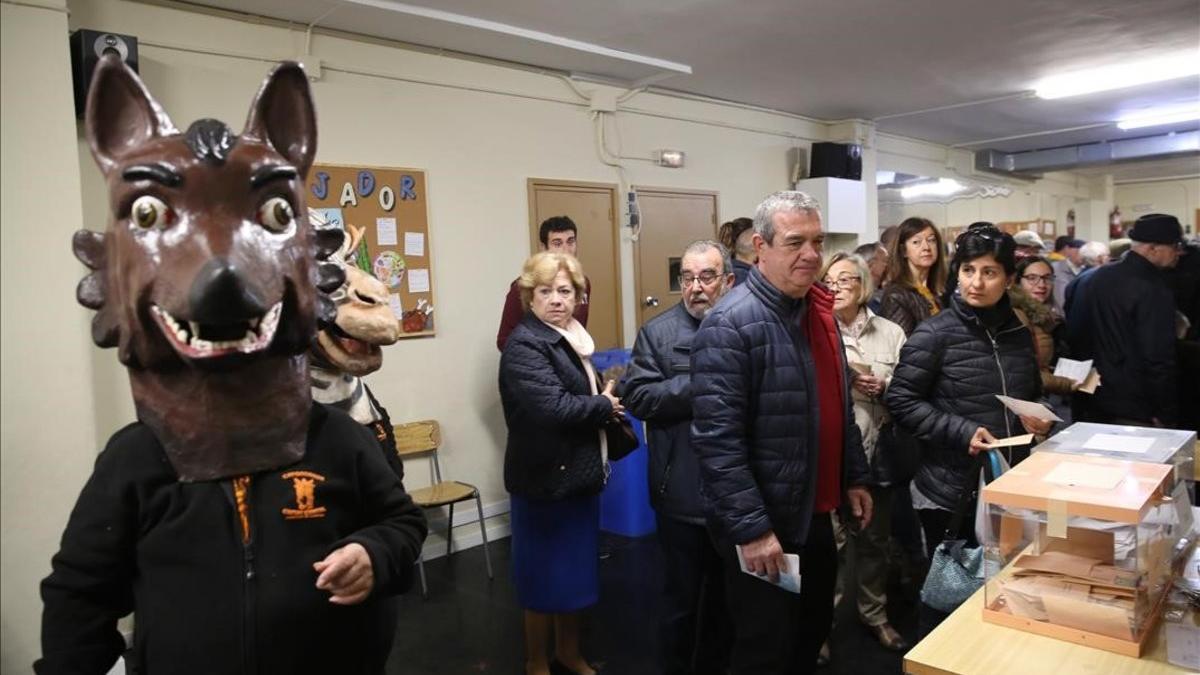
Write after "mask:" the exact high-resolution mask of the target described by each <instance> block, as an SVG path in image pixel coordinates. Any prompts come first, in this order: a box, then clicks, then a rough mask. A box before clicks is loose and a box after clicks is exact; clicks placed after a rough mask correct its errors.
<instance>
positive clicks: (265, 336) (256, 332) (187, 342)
mask: <svg viewBox="0 0 1200 675" xmlns="http://www.w3.org/2000/svg"><path fill="white" fill-rule="evenodd" d="M151 310H152V311H153V312H154V314H155V315H156V316H158V317H159V318H160V319H161V320H162V322H163V324H164V325H165V326H166V327H167V329H168V330H170V331H171V332H172V333H173V334H174V337H175V338H176V341H177V342H178V343H179V344H181V345H183V346H185V347H187V351H189V352H193V353H194V354H195V355H197V356H211V355H213V354H214V352H230V351H237V352H242V353H244V354H249V353H252V352H256V351H259V350H261V349H263V348H264V347H266V346H267V345H268V344H270V342H271V339H272V338H273V337H275V330H276V329H277V328H278V327H279V316H280V314H281V313H282V311H283V303H282V302H277V303H275V304H274V305H272V306H271V308H270V309H269V310H267V311H266V313H265V314H263V315H262V316H261V317H257V318H254V319H250V320H249V321H248V322H247V323H248V324H249V328H248V329H247V330H246V334H245V335H244V336H242V337H241V338H240V339H237V340H204V339H201V338H200V337H199V335H200V324H199V323H197V322H195V321H188V322H186V323H184V322H180V321H178V320H177V319H176V318H175V317H173V316H171V314H170V312H168V311H166V310H164V309H162V308H161V307H158V306H156V305H155V306H151Z"/></svg>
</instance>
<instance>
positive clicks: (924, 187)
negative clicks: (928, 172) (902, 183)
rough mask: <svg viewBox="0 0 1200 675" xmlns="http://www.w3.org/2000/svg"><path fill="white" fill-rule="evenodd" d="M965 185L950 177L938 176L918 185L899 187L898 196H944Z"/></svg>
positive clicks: (911, 197)
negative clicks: (935, 179)
mask: <svg viewBox="0 0 1200 675" xmlns="http://www.w3.org/2000/svg"><path fill="white" fill-rule="evenodd" d="M965 187H966V186H964V185H963V184H962V183H960V182H958V181H956V180H953V179H950V178H939V179H938V180H937V182H933V183H921V184H919V185H910V186H908V187H905V188H900V196H901V197H903V198H905V199H915V198H917V197H929V196H936V197H945V196H947V195H952V194H954V193H955V192H958V191H960V190H963V189H964V188H965Z"/></svg>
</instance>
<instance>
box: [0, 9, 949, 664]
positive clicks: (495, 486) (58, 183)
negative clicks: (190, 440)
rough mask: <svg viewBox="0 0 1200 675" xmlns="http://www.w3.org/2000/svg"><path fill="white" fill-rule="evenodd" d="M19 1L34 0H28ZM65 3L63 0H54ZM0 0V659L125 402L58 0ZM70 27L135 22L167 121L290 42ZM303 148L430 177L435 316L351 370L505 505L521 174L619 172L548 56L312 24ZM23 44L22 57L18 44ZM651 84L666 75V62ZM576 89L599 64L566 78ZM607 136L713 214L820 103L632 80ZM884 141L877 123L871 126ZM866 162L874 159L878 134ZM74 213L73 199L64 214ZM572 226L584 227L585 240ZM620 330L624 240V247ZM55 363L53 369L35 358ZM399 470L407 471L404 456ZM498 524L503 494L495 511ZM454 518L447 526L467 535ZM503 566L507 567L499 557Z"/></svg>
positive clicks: (18, 648)
mask: <svg viewBox="0 0 1200 675" xmlns="http://www.w3.org/2000/svg"><path fill="white" fill-rule="evenodd" d="M35 1H36V0H35ZM56 1H57V6H58V7H59V9H60V10H61V8H62V0H56ZM0 2H3V4H2V5H0V6H2V9H3V19H4V20H3V31H4V32H3V36H4V39H3V57H4V58H3V93H4V96H3V99H4V107H3V146H2V147H3V176H4V180H3V211H2V214H3V215H2V220H0V232H2V234H3V245H2V252H3V267H2V270H3V286H2V292H3V299H2V304H3V308H4V315H3V322H2V326H3V333H2V336H3V337H2V340H0V346H2V347H3V375H4V379H3V436H2V439H3V446H2V457H3V474H2V475H3V491H2V493H3V583H2V584H0V587H2V588H3V634H2V635H0V638H2V642H3V664H2V665H3V670H4V671H5V672H8V671H9V670H10V669H12V670H13V671H14V672H20V671H22V670H23V669H24V668H25V666H26V665H27V664H28V663H29V662H30V661H32V659H33V658H34V657H35V656H36V653H37V647H36V635H37V624H38V620H39V614H40V605H39V603H38V600H37V597H36V582H37V580H38V579H39V578H40V577H41V576H43V575H44V574H45V572H46V570H47V569H48V562H49V557H50V555H51V553H52V551H53V549H54V547H55V545H56V543H57V539H58V537H59V535H60V533H61V531H62V527H63V524H64V522H65V518H66V515H67V512H68V510H69V508H70V506H71V504H72V503H73V501H74V499H75V496H76V495H77V493H78V490H79V488H80V486H81V484H82V481H83V480H84V479H85V477H86V474H87V472H88V470H89V469H90V465H91V462H92V459H93V457H94V454H95V452H96V448H97V447H99V446H100V445H102V444H103V442H104V441H105V440H106V439H107V438H108V436H109V435H110V434H111V433H112V432H113V431H115V430H116V429H117V428H119V427H120V426H122V425H123V424H125V423H127V422H129V421H131V420H132V419H133V407H132V404H131V401H130V397H129V391H128V385H127V383H126V378H125V373H124V371H123V370H122V369H121V367H120V366H119V365H118V364H117V362H116V358H115V354H114V353H113V352H112V351H100V350H98V349H96V348H94V347H93V346H92V345H91V341H90V338H89V336H88V331H87V321H88V319H89V317H88V313H87V312H85V311H84V310H83V309H82V308H79V307H78V306H77V305H75V303H74V300H73V297H74V285H75V283H76V282H77V281H78V279H79V278H80V277H81V276H82V273H83V269H82V266H81V265H79V264H78V263H77V262H75V261H74V260H73V258H72V257H71V255H70V251H69V245H68V242H69V237H70V234H71V232H72V231H74V230H76V229H77V228H79V227H80V226H81V223H83V222H86V224H87V226H88V227H91V228H95V229H100V228H102V227H103V220H104V217H103V215H102V214H103V212H104V209H105V202H106V200H105V194H104V189H103V186H102V184H101V182H100V178H99V174H98V172H97V171H96V169H95V167H94V165H93V164H92V161H91V158H90V157H89V156H88V153H87V152H86V149H85V147H84V146H83V144H82V142H81V141H80V140H79V138H78V132H77V128H76V124H75V122H74V120H73V118H72V112H71V101H70V96H71V93H70V91H71V90H70V75H69V72H68V61H67V50H66V48H65V43H66V33H67V29H68V19H67V17H66V15H65V14H64V13H62V12H61V11H53V10H47V9H37V8H30V7H27V6H25V5H26V4H28V2H23V3H22V4H21V5H17V4H11V3H9V2H4V0H0ZM67 5H68V6H69V9H70V19H69V27H70V28H72V29H73V28H78V27H87V28H93V29H99V30H112V31H116V32H121V33H126V34H132V35H136V36H138V37H139V38H141V45H140V46H141V70H142V74H143V76H144V78H145V80H146V82H147V84H148V85H149V87H150V89H151V90H152V91H153V92H154V93H155V94H156V95H157V97H158V98H159V99H160V100H161V101H162V103H163V104H164V105H165V107H166V109H167V110H168V112H169V113H170V114H171V115H172V116H173V118H174V120H175V121H176V123H177V124H179V125H181V126H182V125H185V124H187V123H189V122H190V121H191V120H193V119H196V118H198V117H202V116H207V117H216V118H218V119H223V120H225V121H226V122H228V123H230V124H231V125H232V126H234V127H235V128H237V127H240V125H241V122H242V120H244V119H245V114H246V108H247V106H248V104H249V101H250V97H251V95H252V94H253V92H254V91H255V89H256V88H257V86H258V83H259V82H260V80H261V78H262V77H263V75H264V74H265V73H266V71H267V70H268V68H269V67H270V65H271V63H273V62H275V61H277V60H279V59H283V58H293V57H296V56H299V55H300V53H301V52H302V50H303V46H304V35H303V33H302V32H301V31H300V30H288V29H286V28H285V27H282V26H278V25H273V24H271V23H270V22H265V23H264V22H259V23H252V22H246V21H240V20H237V19H235V18H229V17H226V16H221V15H215V14H201V13H193V12H190V11H189V12H185V11H182V10H179V9H175V8H172V6H168V5H167V4H166V3H160V4H135V3H130V2H121V1H117V0H87V1H85V0H78V1H71V2H68V3H67ZM312 52H313V55H314V56H315V57H317V58H319V59H321V61H322V63H323V65H324V77H323V78H322V79H321V81H319V82H316V83H315V84H314V91H315V95H316V99H317V107H318V119H319V123H320V143H319V148H318V160H319V161H325V162H338V163H355V164H378V165H385V166H388V165H390V166H411V167H418V168H422V169H424V170H426V171H427V172H428V177H429V191H430V194H429V204H430V207H429V208H430V211H429V218H430V236H431V253H432V256H433V265H434V282H435V284H436V288H437V308H436V312H437V317H438V321H437V324H438V335H437V337H435V338H431V339H422V340H407V341H403V342H401V343H399V344H397V345H395V346H393V347H390V348H388V349H387V350H386V358H385V365H384V368H383V370H381V371H380V372H379V373H376V374H374V375H372V376H371V377H370V378H369V383H370V384H371V386H372V388H373V389H374V390H375V392H376V393H377V395H378V396H379V398H380V399H381V401H382V402H383V403H384V405H386V406H387V407H388V409H389V411H390V412H391V415H392V417H393V419H394V420H397V421H403V420H409V419H420V418H426V417H432V418H436V419H439V420H441V422H442V424H443V432H444V437H445V454H444V461H443V469H444V472H445V473H446V475H448V476H450V477H454V478H458V479H460V480H465V481H470V482H473V483H476V484H477V485H479V487H480V488H481V489H482V491H483V496H484V501H485V503H486V504H488V505H489V508H490V510H491V512H492V513H496V514H503V513H504V512H505V511H506V494H505V492H504V489H503V481H502V472H501V460H502V456H503V439H504V423H503V419H502V415H501V412H500V403H499V398H498V395H497V392H496V371H497V364H498V354H497V352H496V350H495V347H494V335H495V329H496V324H497V322H498V319H499V314H500V308H501V305H502V301H503V296H504V293H505V291H506V289H507V287H508V283H509V281H510V280H511V279H512V278H513V277H514V276H515V275H516V273H517V270H518V268H519V266H520V264H521V262H522V260H523V259H524V258H525V256H526V255H527V253H528V248H527V247H528V243H527V242H528V234H527V232H528V230H527V228H528V218H529V216H528V204H527V192H526V180H527V179H528V178H531V177H538V178H552V179H571V180H581V181H601V182H610V183H616V182H617V175H616V173H615V171H614V169H613V168H612V167H609V166H606V165H604V164H603V163H601V162H600V161H599V160H598V159H597V156H596V153H595V150H594V146H593V127H592V125H591V122H590V118H589V113H588V110H587V106H586V104H585V103H584V102H583V101H581V100H580V99H579V98H578V97H577V96H576V95H575V94H574V93H573V92H572V91H571V89H570V88H569V87H568V86H567V85H566V84H565V83H564V82H563V81H562V80H561V79H559V78H558V77H557V76H555V75H553V74H549V73H540V72H535V71H531V70H524V69H518V68H511V67H503V66H500V65H496V64H491V63H488V62H485V61H480V60H469V59H458V58H449V57H445V56H438V55H435V54H432V53H427V52H425V51H420V50H414V49H406V48H400V47H399V46H396V45H391V44H387V43H382V42H378V41H371V40H363V39H350V38H347V37H336V36H329V35H324V34H321V33H320V32H318V33H317V34H316V35H314V37H313V40H312ZM34 64H36V65H34ZM668 84H669V83H668ZM581 86H582V87H583V88H585V89H589V88H592V87H594V86H596V85H590V84H582V85H581ZM616 123H617V124H618V125H619V128H620V133H621V140H622V142H623V147H622V152H623V154H625V155H628V156H636V157H641V158H646V157H648V156H649V153H650V151H651V150H653V149H656V148H680V149H683V150H685V151H686V152H687V161H688V165H687V167H686V168H685V169H682V170H669V169H661V168H658V167H656V166H653V165H651V164H650V163H649V162H646V161H638V160H630V161H628V162H627V163H626V166H627V172H626V175H627V179H628V182H629V183H630V184H635V185H645V186H659V187H679V188H688V189H706V190H715V191H718V192H719V193H720V199H719V204H720V209H721V213H720V214H719V215H720V217H721V219H723V220H724V219H728V218H732V217H735V216H740V215H747V214H749V213H750V212H751V210H752V209H753V208H754V206H755V205H756V204H757V203H758V202H759V201H760V200H761V198H762V197H763V196H764V195H765V194H767V193H768V192H771V191H774V190H779V189H784V188H786V187H787V186H788V183H789V180H790V172H791V167H790V166H789V164H788V158H789V156H791V153H792V151H793V150H794V149H795V148H796V147H801V148H804V147H806V146H807V145H808V144H809V143H810V142H811V141H813V140H825V139H826V138H829V137H830V136H831V134H832V132H831V131H830V127H829V125H826V124H824V123H820V122H814V121H812V120H806V119H804V118H800V117H797V116H793V115H784V114H775V113H770V112H766V111H761V110H753V109H749V108H747V107H742V106H736V105H731V104H722V103H716V102H711V101H704V100H695V99H691V98H683V97H673V96H665V95H660V94H654V93H642V94H639V95H637V96H634V97H633V98H631V99H629V100H628V101H627V102H626V103H625V104H623V106H622V110H621V112H619V113H618V114H617V115H616ZM883 145H884V142H883V141H882V140H881V143H880V146H881V148H882V147H883ZM939 152H940V153H942V155H943V156H945V154H946V153H947V152H949V151H948V150H947V149H945V148H939V146H931V145H929V144H919V143H898V142H891V143H890V145H888V156H887V159H888V161H893V162H900V163H905V162H913V163H917V164H921V163H929V162H933V163H934V164H935V165H936V164H937V163H938V160H937V159H936V156H937V154H938V153H939ZM879 164H880V166H881V167H882V168H891V167H888V166H887V165H886V164H885V161H884V157H883V155H882V154H881V155H880V157H879ZM81 213H84V214H86V217H84V218H81ZM588 236H595V235H589V233H582V242H583V245H586V242H587V238H588ZM621 262H622V268H623V279H622V283H623V294H624V297H625V298H626V300H627V303H626V307H624V312H625V324H626V339H627V341H629V342H630V343H631V342H632V337H633V332H634V327H635V322H634V318H633V317H634V312H635V308H634V306H633V302H632V300H633V298H634V293H633V277H632V243H631V242H630V241H629V240H628V236H627V235H626V236H625V237H624V238H623V242H622V249H621ZM48 374H51V375H52V376H51V377H47V375H48ZM409 475H410V479H409V484H410V486H419V485H421V484H423V483H424V482H425V479H426V474H425V472H424V471H422V470H421V469H420V467H415V466H414V467H410V470H409ZM492 525H494V527H495V528H496V529H497V531H498V532H502V531H503V529H504V522H503V516H502V515H499V516H498V517H497V518H495V519H493V522H492ZM470 536H472V532H471V527H464V528H460V529H459V530H458V532H456V537H462V538H463V540H464V541H470V539H469V537H470ZM501 573H503V572H501Z"/></svg>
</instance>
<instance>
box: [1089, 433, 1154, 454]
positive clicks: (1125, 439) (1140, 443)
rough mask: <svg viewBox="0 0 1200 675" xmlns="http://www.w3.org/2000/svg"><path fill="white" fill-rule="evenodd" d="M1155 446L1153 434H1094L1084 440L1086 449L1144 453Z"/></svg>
mask: <svg viewBox="0 0 1200 675" xmlns="http://www.w3.org/2000/svg"><path fill="white" fill-rule="evenodd" d="M1152 447H1154V437H1152V436H1122V435H1120V434H1092V437H1091V438H1089V439H1087V441H1085V442H1084V444H1083V448H1084V449H1085V450H1108V451H1111V452H1136V453H1144V452H1146V451H1148V450H1149V449H1150V448H1152Z"/></svg>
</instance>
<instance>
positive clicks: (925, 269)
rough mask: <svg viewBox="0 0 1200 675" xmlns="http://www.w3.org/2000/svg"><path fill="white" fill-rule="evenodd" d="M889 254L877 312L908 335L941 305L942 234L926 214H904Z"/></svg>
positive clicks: (938, 309)
mask: <svg viewBox="0 0 1200 675" xmlns="http://www.w3.org/2000/svg"><path fill="white" fill-rule="evenodd" d="M888 254H889V256H888V268H887V274H886V277H885V278H886V279H887V281H886V285H885V286H884V288H883V298H882V300H881V303H880V310H881V312H880V314H881V315H882V316H883V318H885V319H887V320H889V321H891V322H892V323H895V324H898V325H899V326H900V327H901V328H903V329H904V334H905V335H911V334H912V332H913V329H914V328H916V327H917V324H919V323H921V322H922V321H924V320H925V319H928V318H929V317H931V316H933V315H935V314H937V313H938V312H939V311H940V310H941V309H942V307H941V304H940V303H939V302H938V298H939V297H940V296H941V294H942V292H943V291H944V290H945V288H946V262H945V257H944V249H943V247H942V235H941V234H939V233H938V229H937V228H936V227H934V225H933V223H932V222H931V221H929V220H928V219H926V218H907V219H905V220H904V222H902V223H900V230H899V232H898V234H897V236H896V239H895V241H894V242H893V244H892V247H891V249H890V250H889V251H888Z"/></svg>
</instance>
